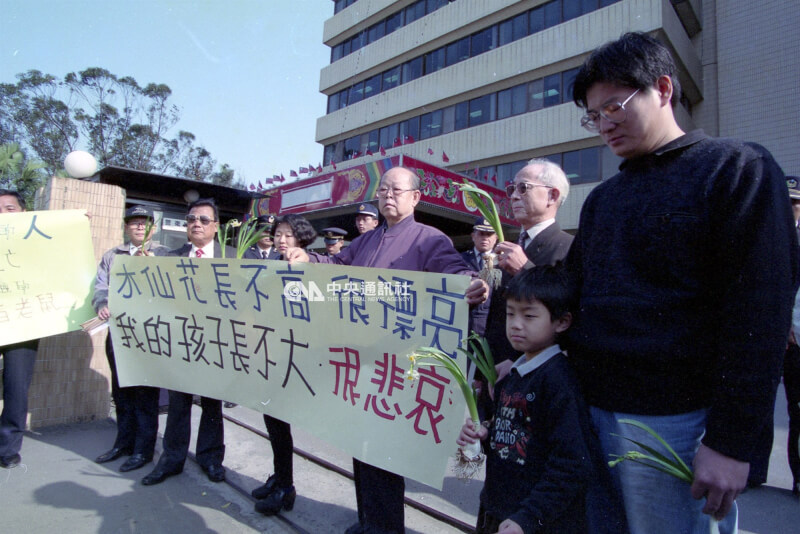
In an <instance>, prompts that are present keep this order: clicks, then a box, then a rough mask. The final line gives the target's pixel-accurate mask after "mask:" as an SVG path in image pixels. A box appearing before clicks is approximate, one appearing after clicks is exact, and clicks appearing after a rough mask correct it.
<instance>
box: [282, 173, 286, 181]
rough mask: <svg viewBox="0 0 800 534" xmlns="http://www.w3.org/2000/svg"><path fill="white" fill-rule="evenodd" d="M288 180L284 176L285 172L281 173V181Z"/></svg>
mask: <svg viewBox="0 0 800 534" xmlns="http://www.w3.org/2000/svg"><path fill="white" fill-rule="evenodd" d="M284 181H286V178H284V177H283V173H281V182H284Z"/></svg>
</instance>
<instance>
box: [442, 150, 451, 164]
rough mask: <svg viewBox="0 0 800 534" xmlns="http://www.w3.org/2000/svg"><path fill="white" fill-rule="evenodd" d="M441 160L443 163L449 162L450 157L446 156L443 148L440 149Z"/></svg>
mask: <svg viewBox="0 0 800 534" xmlns="http://www.w3.org/2000/svg"><path fill="white" fill-rule="evenodd" d="M442 161H444V162H445V163H450V158H448V157H447V154H445V153H444V150H442Z"/></svg>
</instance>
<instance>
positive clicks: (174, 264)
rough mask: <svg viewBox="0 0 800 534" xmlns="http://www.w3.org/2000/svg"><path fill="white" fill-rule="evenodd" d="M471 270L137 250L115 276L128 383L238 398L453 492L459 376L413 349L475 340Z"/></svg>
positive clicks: (448, 348)
mask: <svg viewBox="0 0 800 534" xmlns="http://www.w3.org/2000/svg"><path fill="white" fill-rule="evenodd" d="M468 284H469V278H468V277H465V276H458V275H443V274H434V273H419V272H410V271H399V270H381V269H367V268H363V267H344V266H336V265H317V264H296V265H291V266H290V265H289V264H287V263H285V262H280V261H266V262H265V261H257V260H236V259H199V260H198V259H196V258H185V257H160V258H159V257H147V258H145V257H126V256H120V257H119V258H118V261H115V262H114V265H113V269H112V272H111V280H110V282H109V304H110V306H109V309H111V310H112V313H113V314H114V317H113V320H112V326H111V330H112V331H111V335H112V339H113V340H114V350H115V354H116V356H117V369H118V371H119V379H120V384H121V385H123V386H125V385H140V384H143V385H151V386H159V387H166V388H170V389H175V390H179V391H184V392H190V393H196V394H201V395H205V396H208V397H212V398H217V399H222V400H227V401H232V402H236V403H239V404H241V405H244V406H248V407H250V408H253V409H256V410H259V411H262V412H266V413H269V414H270V415H272V416H274V417H277V418H279V419H282V420H285V421H287V422H289V423H291V424H294V425H298V426H300V427H302V428H304V429H305V430H307V431H309V432H311V433H313V434H315V435H316V436H318V437H319V438H321V439H323V440H326V441H328V442H329V443H331V444H333V445H335V446H337V447H339V448H341V449H343V450H344V451H346V452H348V453H350V454H352V455H353V456H355V457H357V458H359V459H360V460H363V461H365V462H368V463H370V464H372V465H376V466H379V467H382V468H384V469H387V470H390V471H393V472H396V473H399V474H402V475H404V476H407V477H410V478H413V479H415V480H419V481H421V482H423V483H425V484H428V485H430V486H433V487H436V488H441V486H442V481H443V477H444V475H445V471H446V467H447V459H448V457H449V456H451V454H452V453H453V452H454V451H455V449H456V445H455V439H456V437H457V436H458V432H459V429H460V427H461V425H462V423H463V418H464V400H463V397H462V395H461V392H460V390H459V388H458V384H457V383H456V382H455V380H454V379H453V378H452V377H451V376H449V375H448V374H447V372H446V371H444V370H443V369H441V368H434V367H430V366H423V367H422V368H421V369H420V377H419V379H418V380H416V381H414V382H411V381H409V380H407V379H406V378H405V373H406V370H407V369H408V367H409V361H408V359H407V355H408V354H410V353H412V352H413V351H414V350H415V349H416V348H418V347H423V346H433V347H437V348H441V349H442V350H443V351H445V352H447V353H448V354H451V355H452V356H453V357H454V358H456V359H457V361H459V362H460V364H461V365H462V367H463V366H464V365H465V361H464V360H465V357H464V356H463V354H461V353H458V352H457V351H456V347H458V346H459V344H460V343H461V342H462V340H463V339H464V338H465V337H466V335H467V332H466V329H467V313H468V305H467V303H466V300H465V299H464V292H465V290H466V288H467V286H468Z"/></svg>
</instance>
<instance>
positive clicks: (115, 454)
mask: <svg viewBox="0 0 800 534" xmlns="http://www.w3.org/2000/svg"><path fill="white" fill-rule="evenodd" d="M129 454H133V451H132V450H131V449H130V448H128V447H114V448H113V449H111V450H109V451H106V452H104V453H103V454H101V455H100V456H98V457H97V458H95V459H94V461H95V463H98V464H104V463H106V462H113V461H114V460H116V459H117V458H119V457H121V456H128V455H129Z"/></svg>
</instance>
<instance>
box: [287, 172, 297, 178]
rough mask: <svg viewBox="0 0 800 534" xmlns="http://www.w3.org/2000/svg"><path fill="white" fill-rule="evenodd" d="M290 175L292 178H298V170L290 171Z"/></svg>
mask: <svg viewBox="0 0 800 534" xmlns="http://www.w3.org/2000/svg"><path fill="white" fill-rule="evenodd" d="M289 176H290V177H291V178H297V173H296V172H294V171H289Z"/></svg>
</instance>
